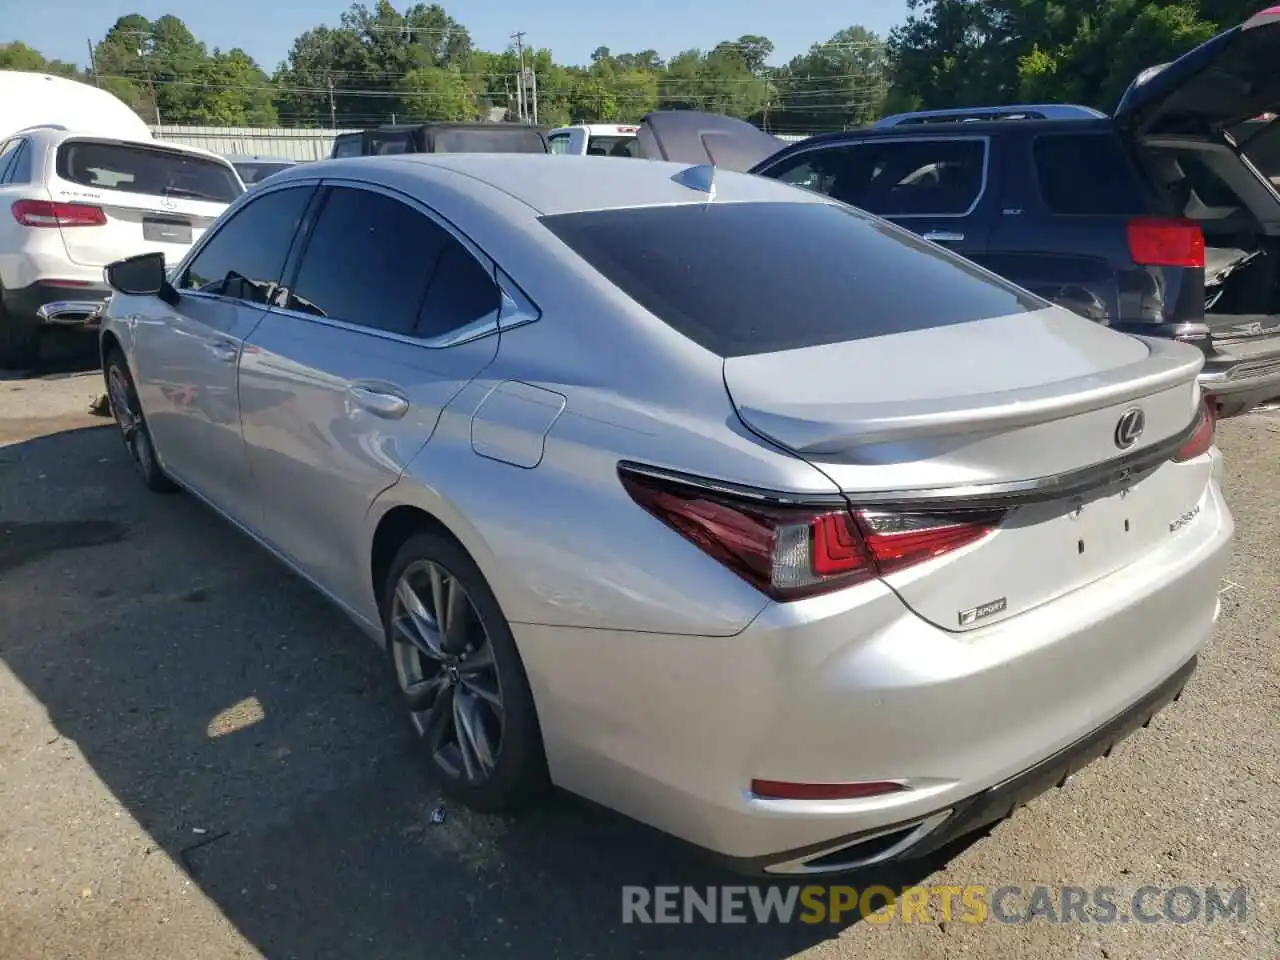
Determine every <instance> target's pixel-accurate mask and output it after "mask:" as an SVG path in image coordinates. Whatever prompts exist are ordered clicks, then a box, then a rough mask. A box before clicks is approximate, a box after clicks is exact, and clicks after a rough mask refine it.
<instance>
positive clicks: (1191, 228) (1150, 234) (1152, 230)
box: [1128, 217, 1204, 267]
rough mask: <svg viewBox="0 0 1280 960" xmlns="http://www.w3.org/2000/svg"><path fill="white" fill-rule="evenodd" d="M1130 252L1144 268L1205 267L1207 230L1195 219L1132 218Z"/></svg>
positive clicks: (1134, 260)
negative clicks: (1205, 231) (1202, 228)
mask: <svg viewBox="0 0 1280 960" xmlns="http://www.w3.org/2000/svg"><path fill="white" fill-rule="evenodd" d="M1128 236H1129V255H1130V256H1131V257H1132V258H1133V262H1134V263H1136V264H1138V265H1139V266H1143V267H1203V266H1204V232H1203V231H1202V230H1201V229H1200V225H1199V224H1198V223H1196V222H1195V221H1194V220H1162V219H1157V218H1154V217H1139V218H1137V219H1136V220H1130V221H1129V230H1128Z"/></svg>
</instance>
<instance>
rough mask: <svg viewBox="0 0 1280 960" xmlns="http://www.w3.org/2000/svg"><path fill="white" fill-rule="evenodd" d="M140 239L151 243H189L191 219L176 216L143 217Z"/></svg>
mask: <svg viewBox="0 0 1280 960" xmlns="http://www.w3.org/2000/svg"><path fill="white" fill-rule="evenodd" d="M142 239H144V240H150V241H152V242H153V243H188V244H189V243H190V242H191V221H190V220H181V219H179V218H177V217H143V218H142Z"/></svg>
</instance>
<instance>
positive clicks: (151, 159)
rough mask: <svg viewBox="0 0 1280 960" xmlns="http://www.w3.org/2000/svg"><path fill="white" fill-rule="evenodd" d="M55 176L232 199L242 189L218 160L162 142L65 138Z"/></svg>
mask: <svg viewBox="0 0 1280 960" xmlns="http://www.w3.org/2000/svg"><path fill="white" fill-rule="evenodd" d="M57 169H58V176H59V177H61V178H62V179H63V180H67V181H70V182H71V183H78V184H80V185H81V186H85V187H93V188H94V189H97V190H120V191H124V192H128V193H143V194H148V195H151V196H157V197H182V198H184V199H189V200H208V201H210V202H213V203H230V202H231V201H232V200H234V199H235V198H236V197H238V196H239V195H240V194H241V193H243V192H244V191H243V189H242V188H241V186H240V184H239V183H238V182H237V181H236V178H235V175H234V174H233V172H232V170H231V167H230V166H229V165H227V164H226V163H222V162H220V161H218V160H213V159H206V158H205V157H198V156H195V155H193V154H187V153H179V152H178V151H176V150H166V149H164V148H161V147H146V146H140V145H134V144H122V143H104V142H100V141H95V140H68V141H67V142H66V143H64V144H62V146H61V147H59V148H58V158H57Z"/></svg>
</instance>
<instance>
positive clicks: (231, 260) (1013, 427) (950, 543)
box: [101, 154, 1233, 874]
mask: <svg viewBox="0 0 1280 960" xmlns="http://www.w3.org/2000/svg"><path fill="white" fill-rule="evenodd" d="M108 279H109V282H110V283H111V285H112V287H113V289H114V290H115V291H116V292H115V295H114V296H113V297H112V298H111V303H110V310H109V315H108V316H107V317H106V318H105V319H104V321H103V324H102V334H101V337H102V340H101V346H102V360H103V367H104V372H105V376H106V381H107V387H108V391H109V396H110V400H111V406H112V409H113V411H114V414H115V417H116V420H117V422H118V424H119V427H120V430H121V432H122V434H123V437H124V442H125V444H126V447H127V449H128V451H129V452H130V454H131V456H132V459H133V462H134V464H135V465H136V468H137V472H138V474H139V475H140V476H141V478H142V480H143V482H144V483H145V484H146V485H147V486H148V487H150V488H152V489H154V490H157V491H159V490H169V489H173V488H174V487H180V488H182V489H184V490H187V491H189V492H190V493H192V494H194V495H195V496H197V497H198V498H200V499H201V500H203V501H205V502H207V503H208V504H209V505H210V506H211V507H212V508H213V509H215V510H216V511H218V512H220V513H222V514H223V515H225V516H226V518H227V519H228V520H229V521H230V522H232V523H233V524H235V525H236V526H238V527H240V528H241V529H242V530H243V531H244V532H245V533H246V534H247V535H248V536H249V537H251V538H253V539H254V540H255V541H257V542H258V543H259V544H261V545H262V546H263V547H265V548H266V549H267V550H270V551H271V552H272V553H274V554H276V555H277V556H278V557H279V558H280V559H281V560H282V561H283V562H284V563H285V564H287V565H288V566H289V567H291V568H293V570H295V571H296V572H297V573H299V574H300V575H301V576H303V577H305V578H306V579H307V580H309V581H310V582H311V583H313V584H314V585H315V587H316V588H317V589H318V590H319V591H320V592H321V593H323V594H324V595H325V596H327V597H328V598H329V599H330V600H331V601H332V602H333V603H335V604H337V605H338V606H339V607H341V608H342V610H343V611H344V612H345V613H346V614H347V615H348V616H349V617H350V618H351V619H352V620H354V621H355V622H356V623H357V624H359V625H360V626H361V627H362V628H363V629H364V630H365V631H366V632H367V633H368V634H369V635H370V636H371V637H372V638H374V639H375V640H376V641H377V642H378V643H379V644H381V645H382V646H383V647H384V648H385V650H386V652H387V656H388V660H389V662H390V665H391V667H392V669H393V670H394V672H395V676H396V678H397V680H398V681H399V685H400V688H401V690H402V691H403V696H404V705H405V709H406V712H407V715H408V717H409V720H410V722H411V723H412V725H413V727H414V728H415V729H416V731H417V733H418V734H419V735H420V737H421V741H422V746H423V749H424V750H425V751H426V752H427V754H428V755H429V757H430V758H431V761H432V763H433V765H434V767H435V768H436V770H437V771H438V774H439V777H440V778H441V780H442V782H443V784H444V785H445V788H446V789H447V790H448V791H449V792H450V793H451V794H452V795H453V796H454V797H455V798H457V799H459V800H460V801H462V802H465V803H466V804H468V805H470V806H471V807H473V808H475V809H478V810H483V811H490V810H498V809H511V808H515V807H518V806H520V805H522V804H525V803H528V802H530V801H532V800H533V799H535V798H536V797H537V796H538V795H539V794H540V793H541V792H542V791H543V790H544V789H545V788H546V787H548V786H549V785H550V784H552V783H554V784H558V785H559V786H561V787H564V788H567V789H568V790H570V791H574V792H577V793H579V794H582V795H585V796H587V797H589V798H591V799H593V800H595V801H598V802H600V803H603V804H605V805H607V806H610V807H613V808H615V809H617V810H620V811H622V812H624V813H626V814H629V815H630V816H632V817H635V818H637V819H639V820H641V821H644V822H647V823H649V824H652V825H655V826H657V827H659V828H661V829H663V830H665V831H668V832H670V833H672V834H675V835H677V836H679V837H682V838H684V839H686V840H688V841H691V842H693V843H694V844H697V845H699V846H701V847H703V848H707V849H709V850H711V851H713V852H715V853H717V854H719V855H721V856H723V857H724V858H726V859H728V860H729V861H730V862H731V863H732V864H734V865H735V866H737V867H739V868H741V869H744V870H748V871H751V872H766V873H783V874H787V873H790V874H796V873H810V874H816V873H822V872H835V871H841V870H847V869H850V868H855V867H862V866H865V865H868V864H871V863H874V862H877V861H880V860H886V859H890V858H903V857H914V856H919V855H922V854H924V853H926V852H929V851H930V850H933V849H936V848H937V847H938V846H940V845H942V844H943V843H945V842H947V841H949V840H951V839H954V838H956V837H958V836H960V835H962V834H965V833H968V832H970V831H973V830H975V829H977V828H980V827H983V826H985V825H988V824H990V823H992V822H994V821H995V820H998V819H999V818H1001V817H1002V816H1004V815H1006V814H1008V813H1009V812H1010V811H1011V810H1012V809H1014V808H1015V807H1016V806H1017V805H1019V804H1020V803H1022V802H1023V801H1025V800H1026V799H1027V798H1029V797H1030V796H1033V795H1035V794H1036V793H1039V792H1041V791H1043V790H1045V789H1047V788H1049V787H1051V786H1053V785H1055V784H1059V783H1061V782H1064V781H1065V780H1066V778H1067V777H1069V776H1070V775H1071V774H1072V773H1073V772H1074V771H1075V770H1076V769H1078V768H1079V767H1080V766H1081V765H1083V764H1084V763H1086V762H1088V761H1090V760H1092V759H1093V758H1095V757H1097V756H1100V755H1102V754H1104V753H1106V752H1107V751H1109V750H1110V748H1111V747H1112V746H1113V745H1114V744H1115V743H1116V742H1117V741H1118V740H1119V739H1120V738H1122V737H1123V736H1125V735H1126V734H1128V733H1129V732H1130V731H1132V730H1133V729H1135V728H1136V727H1140V726H1141V725H1143V724H1144V723H1145V722H1146V721H1147V720H1149V719H1150V717H1151V716H1152V715H1153V714H1154V713H1155V712H1156V711H1157V710H1159V709H1160V708H1161V707H1163V706H1164V705H1165V704H1166V703H1168V702H1169V701H1171V700H1173V699H1175V698H1176V696H1177V695H1178V694H1179V693H1180V692H1181V690H1182V687H1183V684H1184V683H1185V682H1186V680H1187V678H1188V676H1189V675H1190V673H1191V671H1192V670H1193V668H1194V666H1195V661H1196V655H1197V652H1198V651H1199V650H1200V648H1201V646H1202V645H1203V644H1204V643H1205V642H1206V639H1207V638H1208V637H1209V635H1210V633H1211V630H1212V628H1213V624H1214V621H1215V619H1216V618H1217V616H1218V598H1217V597H1218V586H1219V581H1220V578H1221V576H1222V573H1223V568H1224V565H1225V564H1226V562H1227V558H1228V553H1229V550H1230V542H1231V539H1232V532H1233V526H1232V520H1231V516H1230V514H1229V513H1228V510H1227V507H1226V505H1225V503H1224V502H1223V498H1222V493H1221V491H1220V489H1219V483H1218V476H1219V473H1220V470H1221V466H1220V459H1219V454H1218V452H1217V450H1216V448H1215V447H1214V446H1213V433H1214V422H1213V419H1212V416H1211V415H1210V414H1209V413H1208V412H1207V411H1206V410H1205V408H1204V407H1203V405H1202V403H1201V399H1200V396H1199V393H1198V388H1197V385H1196V373H1197V371H1198V369H1199V368H1200V365H1201V359H1200V354H1199V353H1198V352H1197V351H1196V350H1194V349H1193V348H1191V347H1187V346H1185V345H1182V344H1178V343H1174V342H1169V341H1165V340H1144V339H1136V338H1132V337H1128V336H1124V335H1121V334H1119V333H1116V332H1113V331H1111V330H1108V329H1105V328H1103V327H1100V326H1098V325H1095V324H1093V323H1090V322H1089V321H1087V320H1084V319H1082V318H1080V317H1078V316H1076V315H1075V314H1073V313H1070V312H1068V311H1066V310H1063V309H1060V308H1057V307H1054V306H1051V305H1049V304H1048V303H1046V302H1044V301H1042V300H1040V299H1038V298H1037V297H1035V296H1033V295H1031V294H1029V293H1027V292H1025V291H1023V290H1021V289H1019V288H1017V287H1014V286H1011V285H1010V284H1008V283H1007V282H1005V281H1003V280H1001V279H999V278H998V277H996V276H995V275H993V274H991V273H989V272H986V271H985V270H983V269H981V268H979V267H977V266H975V265H973V264H971V263H969V262H968V261H965V260H963V259H960V258H959V257H957V256H955V255H954V254H952V253H949V252H948V251H946V250H944V249H941V248H939V247H937V246H935V245H932V244H930V243H928V242H927V241H924V240H921V239H919V238H917V237H915V236H913V235H911V234H909V233H907V232H905V231H903V230H901V229H899V228H897V227H894V226H892V225H890V224H887V223H885V222H884V221H882V220H879V219H876V218H874V217H872V216H869V215H866V214H864V213H861V212H859V211H857V210H854V209H851V208H849V207H847V206H844V205H843V204H840V203H838V202H835V201H832V200H830V199H828V198H826V197H823V196H820V195H818V194H815V193H812V192H808V191H804V190H801V189H798V188H795V187H791V186H787V185H785V184H782V183H778V182H775V181H771V180H766V179H763V178H757V177H751V176H747V175H742V174H734V173H728V172H723V171H716V170H714V169H713V168H711V167H705V166H689V165H687V164H677V163H665V162H653V163H624V162H620V161H617V160H613V159H609V158H598V157H563V156H559V157H557V156H531V155H529V156H526V155H448V154H438V155H405V156H388V157H373V158H371V157H363V158H359V159H355V160H341V159H339V160H330V161H323V162H319V163H312V164H306V165H302V166H299V167H295V168H294V169H292V170H289V171H285V172H283V173H280V174H277V175H276V176H274V177H272V178H271V180H270V181H269V182H268V183H266V184H264V185H263V186H262V187H261V188H260V189H259V190H256V191H253V192H251V193H248V194H246V195H245V196H243V197H241V198H240V199H239V200H238V201H237V202H236V203H235V204H234V205H232V206H231V207H230V208H229V209H228V211H227V212H226V214H224V215H223V216H222V217H221V218H220V220H219V221H218V223H217V224H216V225H215V226H214V227H213V228H212V229H210V230H209V231H208V232H207V233H206V234H205V235H204V236H203V237H202V238H201V239H200V240H199V241H198V242H197V243H196V244H195V245H194V246H193V247H192V249H191V251H190V252H189V254H188V255H187V256H186V257H185V258H184V259H183V260H182V261H181V262H180V263H178V264H177V265H176V266H173V267H172V268H167V267H166V265H165V264H164V262H163V260H162V259H161V257H160V255H157V254H145V255H142V256H138V257H134V258H131V259H128V260H124V261H120V262H118V263H115V264H113V265H112V266H111V267H110V268H108ZM1135 829H1136V828H1135Z"/></svg>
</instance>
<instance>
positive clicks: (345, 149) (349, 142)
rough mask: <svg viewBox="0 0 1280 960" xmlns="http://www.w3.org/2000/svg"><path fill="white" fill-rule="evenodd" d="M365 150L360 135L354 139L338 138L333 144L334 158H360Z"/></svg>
mask: <svg viewBox="0 0 1280 960" xmlns="http://www.w3.org/2000/svg"><path fill="white" fill-rule="evenodd" d="M363 149H364V146H363V144H362V143H361V138H360V136H359V135H356V136H354V137H346V138H345V139H344V138H343V137H338V138H337V140H335V141H334V143H333V155H334V157H358V156H360V154H361V151H362V150H363Z"/></svg>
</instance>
